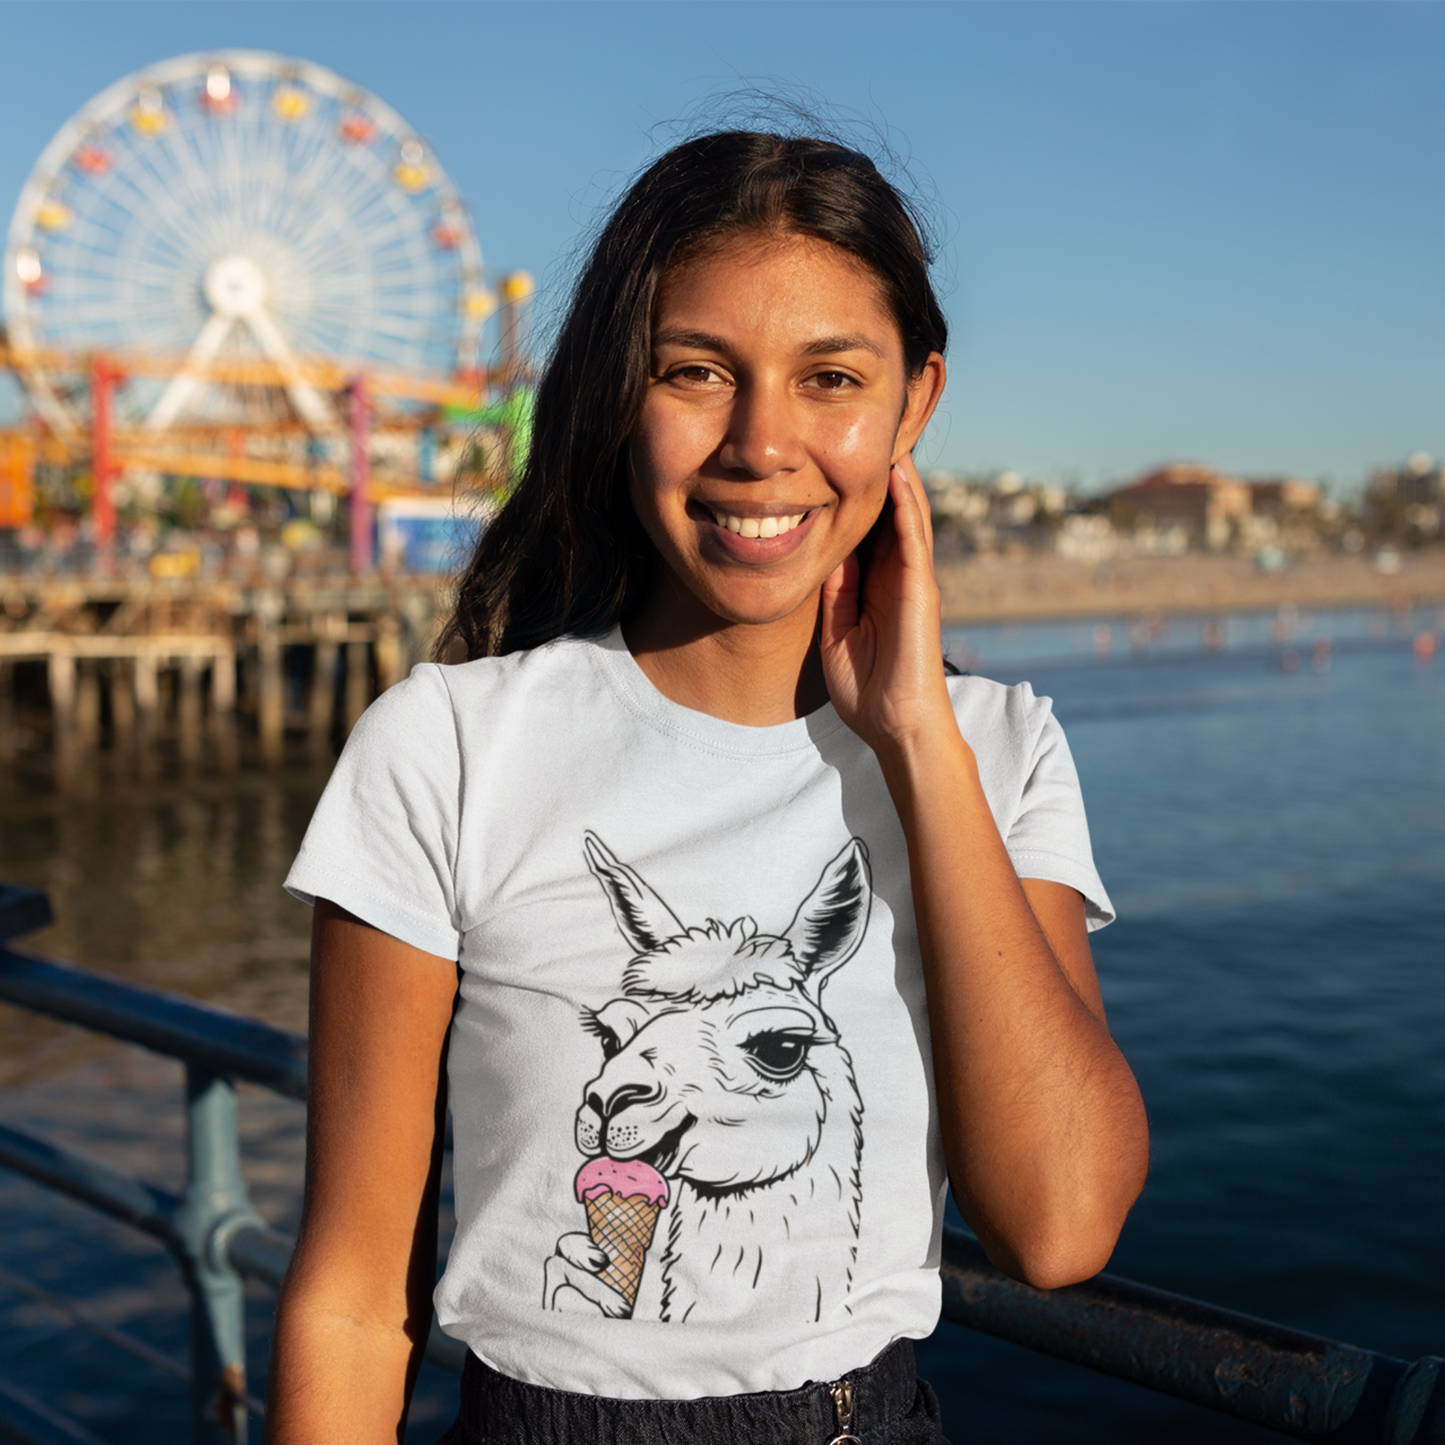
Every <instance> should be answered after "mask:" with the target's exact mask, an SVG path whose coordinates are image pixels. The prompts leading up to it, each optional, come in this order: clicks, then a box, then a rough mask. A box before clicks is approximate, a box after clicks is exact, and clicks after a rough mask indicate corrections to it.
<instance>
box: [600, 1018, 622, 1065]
mask: <svg viewBox="0 0 1445 1445" xmlns="http://www.w3.org/2000/svg"><path fill="white" fill-rule="evenodd" d="M597 1038H598V1040H599V1042H600V1043H601V1044H602V1057H603V1058H604V1059H610V1058H611V1057H612V1056H613V1054H617V1053H621V1052H622V1040H621V1039H619V1038H618V1037H617V1035H616V1034H615V1033H613V1032H612V1030H611V1029H609V1028H606V1027H604V1026H602V1025H599V1026H598V1029H597Z"/></svg>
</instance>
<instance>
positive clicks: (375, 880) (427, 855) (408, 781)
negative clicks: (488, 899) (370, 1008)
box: [286, 664, 461, 958]
mask: <svg viewBox="0 0 1445 1445" xmlns="http://www.w3.org/2000/svg"><path fill="white" fill-rule="evenodd" d="M460 797H461V760H460V756H459V752H458V747H457V730H456V720H455V714H454V711H453V708H452V702H451V697H450V694H449V692H448V690H447V685H446V680H445V674H444V672H443V669H441V668H440V667H437V666H434V665H431V664H427V665H425V666H422V667H418V668H416V669H415V671H413V673H412V675H411V676H410V677H409V678H408V679H407V680H406V681H405V682H402V683H398V684H397V685H396V686H395V687H393V688H390V689H388V691H386V692H384V693H383V694H382V695H381V696H380V697H379V698H377V700H376V701H375V702H374V703H372V705H371V706H370V707H369V708H368V709H367V710H366V712H365V713H364V714H363V715H362V717H361V720H360V721H359V722H358V723H357V725H356V727H355V729H354V730H353V732H352V734H351V737H350V738H349V739H348V741H347V744H346V747H345V748H344V750H343V751H342V754H341V757H340V758H339V759H338V760H337V763H336V768H335V770H334V771H333V773H332V775H331V781H330V782H329V783H328V784H327V785H326V791H325V792H324V793H323V794H322V796H321V801H320V803H318V804H317V806H316V812H315V814H314V815H313V816H312V819H311V825H310V827H309V828H307V830H306V837H305V838H304V839H303V841H302V844H301V851H300V852H299V853H298V854H297V857H296V861H295V863H294V864H292V867H291V872H290V873H289V874H288V875H287V877H286V888H287V890H288V891H289V892H290V893H293V894H294V895H295V896H296V897H297V898H299V899H301V900H302V901H303V902H305V903H314V902H315V901H316V900H317V899H318V898H329V899H330V900H331V901H332V902H333V903H335V904H337V905H338V906H340V907H342V908H344V909H346V911H347V912H348V913H353V914H355V915H356V916H357V917H358V918H360V919H362V920H364V921H365V922H367V923H370V924H371V925H372V926H373V927H375V928H379V929H381V930H382V932H383V933H389V934H391V935H392V936H393V937H395V938H399V939H401V940H402V942H404V943H410V944H412V945H413V946H414V947H416V948H420V949H424V950H425V951H426V952H427V953H434V954H439V955H440V956H442V957H443V958H456V957H457V956H458V954H459V952H460V948H461V939H460V932H459V929H458V922H457V907H456V885H455V873H456V847H457V832H458V825H459V822H460V819H459V816H458V814H459V811H460Z"/></svg>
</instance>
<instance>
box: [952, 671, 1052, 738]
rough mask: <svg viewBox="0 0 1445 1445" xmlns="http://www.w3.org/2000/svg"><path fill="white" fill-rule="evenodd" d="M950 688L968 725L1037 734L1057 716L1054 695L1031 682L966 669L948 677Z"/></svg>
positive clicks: (956, 710) (958, 713) (962, 723)
mask: <svg viewBox="0 0 1445 1445" xmlns="http://www.w3.org/2000/svg"><path fill="white" fill-rule="evenodd" d="M948 692H949V696H950V697H951V698H952V699H953V711H954V714H955V715H956V716H957V718H958V721H959V724H960V726H964V727H965V728H966V727H967V726H969V725H972V726H973V727H975V728H978V727H984V728H997V729H1000V730H1002V731H1004V732H1007V733H1018V732H1023V733H1027V734H1030V735H1032V736H1037V734H1038V733H1039V732H1041V731H1042V730H1043V729H1044V727H1046V726H1047V725H1048V724H1049V723H1050V721H1051V720H1052V719H1053V714H1054V701H1053V699H1052V698H1050V697H1041V696H1039V694H1038V693H1036V692H1035V691H1034V689H1033V684H1032V683H1029V682H1016V683H1011V684H1010V683H1002V682H995V681H994V680H993V679H992V678H989V677H975V676H973V675H972V674H971V673H963V674H960V675H959V676H957V677H950V678H949V679H948ZM966 735H967V733H965V736H966Z"/></svg>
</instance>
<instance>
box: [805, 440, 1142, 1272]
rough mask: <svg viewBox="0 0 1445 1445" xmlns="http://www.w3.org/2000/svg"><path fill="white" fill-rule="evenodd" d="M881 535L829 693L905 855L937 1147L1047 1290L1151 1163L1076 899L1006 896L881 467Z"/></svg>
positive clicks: (896, 500)
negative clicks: (863, 755)
mask: <svg viewBox="0 0 1445 1445" xmlns="http://www.w3.org/2000/svg"><path fill="white" fill-rule="evenodd" d="M890 494H891V496H892V500H893V508H894V528H893V531H894V536H893V538H892V539H891V541H885V543H884V545H883V547H882V548H881V549H880V553H879V555H878V556H876V557H875V558H874V560H873V563H872V565H871V567H870V571H869V577H868V580H867V585H866V590H864V591H863V593H862V595H861V596H860V590H859V578H858V567H857V563H856V561H851V560H850V562H849V564H848V565H847V566H845V567H844V568H841V569H840V570H839V572H838V573H837V574H835V575H834V577H833V578H831V579H830V580H829V583H828V585H827V587H826V588H825V589H824V599H823V655H824V668H825V672H826V675H827V677H828V684H829V691H830V692H831V694H832V696H833V701H834V704H835V706H836V707H837V708H838V711H839V712H840V713H842V714H843V716H844V718H845V720H846V721H847V722H848V724H849V726H850V727H852V728H853V729H854V731H855V732H857V733H859V734H860V736H862V737H863V738H864V739H865V740H866V741H867V742H868V743H869V744H870V745H871V746H872V748H873V749H874V752H875V753H876V754H877V757H878V760H879V763H880V765H881V767H882V770H883V775H884V778H885V779H886V781H887V784H888V788H889V791H890V793H891V795H892V797H893V801H894V804H895V806H896V807H897V809H898V815H899V818H900V820H901V821H902V824H903V831H904V836H905V837H906V839H907V842H908V858H909V871H910V875H911V877H912V882H913V901H914V909H915V912H916V914H917V920H918V934H919V942H920V945H921V948H922V953H923V969H924V980H925V985H926V988H927V994H928V1012H929V1022H930V1027H931V1030H932V1036H933V1058H934V1071H935V1076H936V1081H937V1091H938V1107H939V1116H940V1123H941V1127H942V1133H943V1146H944V1153H945V1156H946V1158H947V1162H948V1168H949V1176H950V1179H951V1180H952V1183H953V1188H954V1194H955V1197H956V1198H957V1200H958V1205H959V1208H960V1209H961V1210H962V1212H963V1215H964V1217H965V1218H966V1219H967V1220H968V1222H969V1224H970V1225H971V1226H972V1227H973V1229H974V1230H975V1232H976V1233H977V1234H978V1237H979V1240H980V1242H981V1243H982V1244H983V1246H984V1248H985V1249H986V1250H987V1252H988V1254H989V1257H990V1258H991V1259H992V1260H993V1261H994V1263H995V1264H997V1265H998V1266H999V1268H1001V1269H1003V1270H1005V1271H1007V1272H1008V1273H1009V1274H1012V1275H1015V1276H1016V1277H1018V1278H1020V1279H1023V1280H1026V1281H1027V1282H1028V1283H1030V1284H1033V1285H1037V1286H1039V1287H1041V1288H1046V1289H1052V1288H1055V1287H1057V1286H1059V1285H1063V1284H1069V1283H1072V1282H1073V1281H1076V1280H1079V1279H1085V1278H1087V1277H1088V1276H1089V1275H1092V1274H1095V1273H1097V1271H1099V1270H1100V1269H1102V1268H1103V1267H1104V1264H1105V1263H1106V1262H1107V1260H1108V1258H1109V1255H1110V1253H1111V1252H1112V1251H1113V1248H1114V1244H1115V1241H1116V1240H1117V1238H1118V1235H1119V1230H1120V1229H1121V1228H1122V1227H1123V1223H1124V1218H1125V1215H1126V1214H1127V1213H1128V1210H1129V1207H1130V1206H1131V1205H1132V1204H1133V1202H1134V1200H1135V1199H1136V1198H1137V1197H1138V1194H1139V1190H1140V1189H1141V1188H1142V1187H1143V1183H1144V1174H1145V1171H1146V1169H1147V1167H1148V1154H1149V1142H1148V1126H1147V1123H1146V1120H1145V1117H1144V1106H1143V1102H1142V1100H1141V1099H1140V1097H1139V1090H1138V1087H1137V1085H1136V1084H1135V1082H1134V1076H1133V1074H1132V1073H1131V1072H1130V1070H1129V1066H1128V1064H1127V1063H1125V1061H1124V1057H1123V1055H1122V1054H1121V1053H1120V1052H1119V1050H1118V1048H1117V1046H1116V1045H1115V1044H1114V1041H1113V1040H1112V1039H1111V1038H1110V1036H1109V1031H1108V1028H1107V1027H1106V1025H1105V1022H1104V1012H1103V1005H1102V1003H1101V1001H1100V997H1099V988H1098V982H1097V980H1096V978H1095V974H1094V965H1093V958H1092V956H1091V954H1090V952H1089V944H1088V936H1087V932H1086V929H1085V924H1084V909H1083V900H1082V899H1081V898H1080V897H1079V895H1078V894H1077V893H1076V892H1074V890H1073V889H1070V888H1065V887H1063V886H1062V885H1060V884H1054V883H1047V882H1042V881H1037V880H1030V881H1027V882H1022V883H1021V882H1020V880H1019V878H1018V875H1017V874H1016V872H1015V871H1014V867H1013V863H1012V861H1011V860H1010V858H1009V855H1008V852H1007V850H1006V848H1005V847H1004V843H1003V839H1002V838H1001V837H1000V836H999V832H998V828H997V826H996V825H995V823H994V820H993V815H992V813H991V811H990V810H989V806H988V801H987V799H986V798H985V796H984V792H983V788H982V785H981V783H980V781H979V774H978V765H977V762H976V760H975V758H974V755H973V751H972V749H971V748H970V747H969V745H968V744H967V742H965V740H964V739H963V737H962V735H961V734H960V732H959V730H958V724H957V721H956V720H955V717H954V713H953V706H952V703H951V701H950V699H949V696H948V688H947V684H946V682H945V680H944V674H943V668H942V662H941V659H940V657H939V653H938V635H939V596H938V587H937V584H936V583H935V581H934V577H933V567H932V555H931V553H932V548H931V545H930V543H931V538H930V535H929V525H928V517H927V510H926V509H927V502H926V500H925V499H924V497H923V493H922V488H921V486H920V485H919V483H918V476H917V472H916V471H914V470H913V467H912V463H911V462H909V463H908V464H907V469H906V470H905V469H904V468H902V467H898V468H895V469H894V473H893V477H892V484H891V487H890Z"/></svg>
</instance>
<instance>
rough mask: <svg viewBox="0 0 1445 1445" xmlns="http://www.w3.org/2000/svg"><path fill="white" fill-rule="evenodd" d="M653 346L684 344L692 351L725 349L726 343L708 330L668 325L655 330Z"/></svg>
mask: <svg viewBox="0 0 1445 1445" xmlns="http://www.w3.org/2000/svg"><path fill="white" fill-rule="evenodd" d="M652 344H653V345H654V346H686V347H690V348H691V349H692V350H694V351H726V350H727V349H728V348H727V345H726V343H725V342H724V341H723V339H722V338H721V337H720V336H714V335H713V334H712V333H711V332H708V331H688V330H686V329H685V328H683V327H681V326H669V327H666V328H665V329H664V330H662V331H658V332H655V333H654V334H653V337H652Z"/></svg>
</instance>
